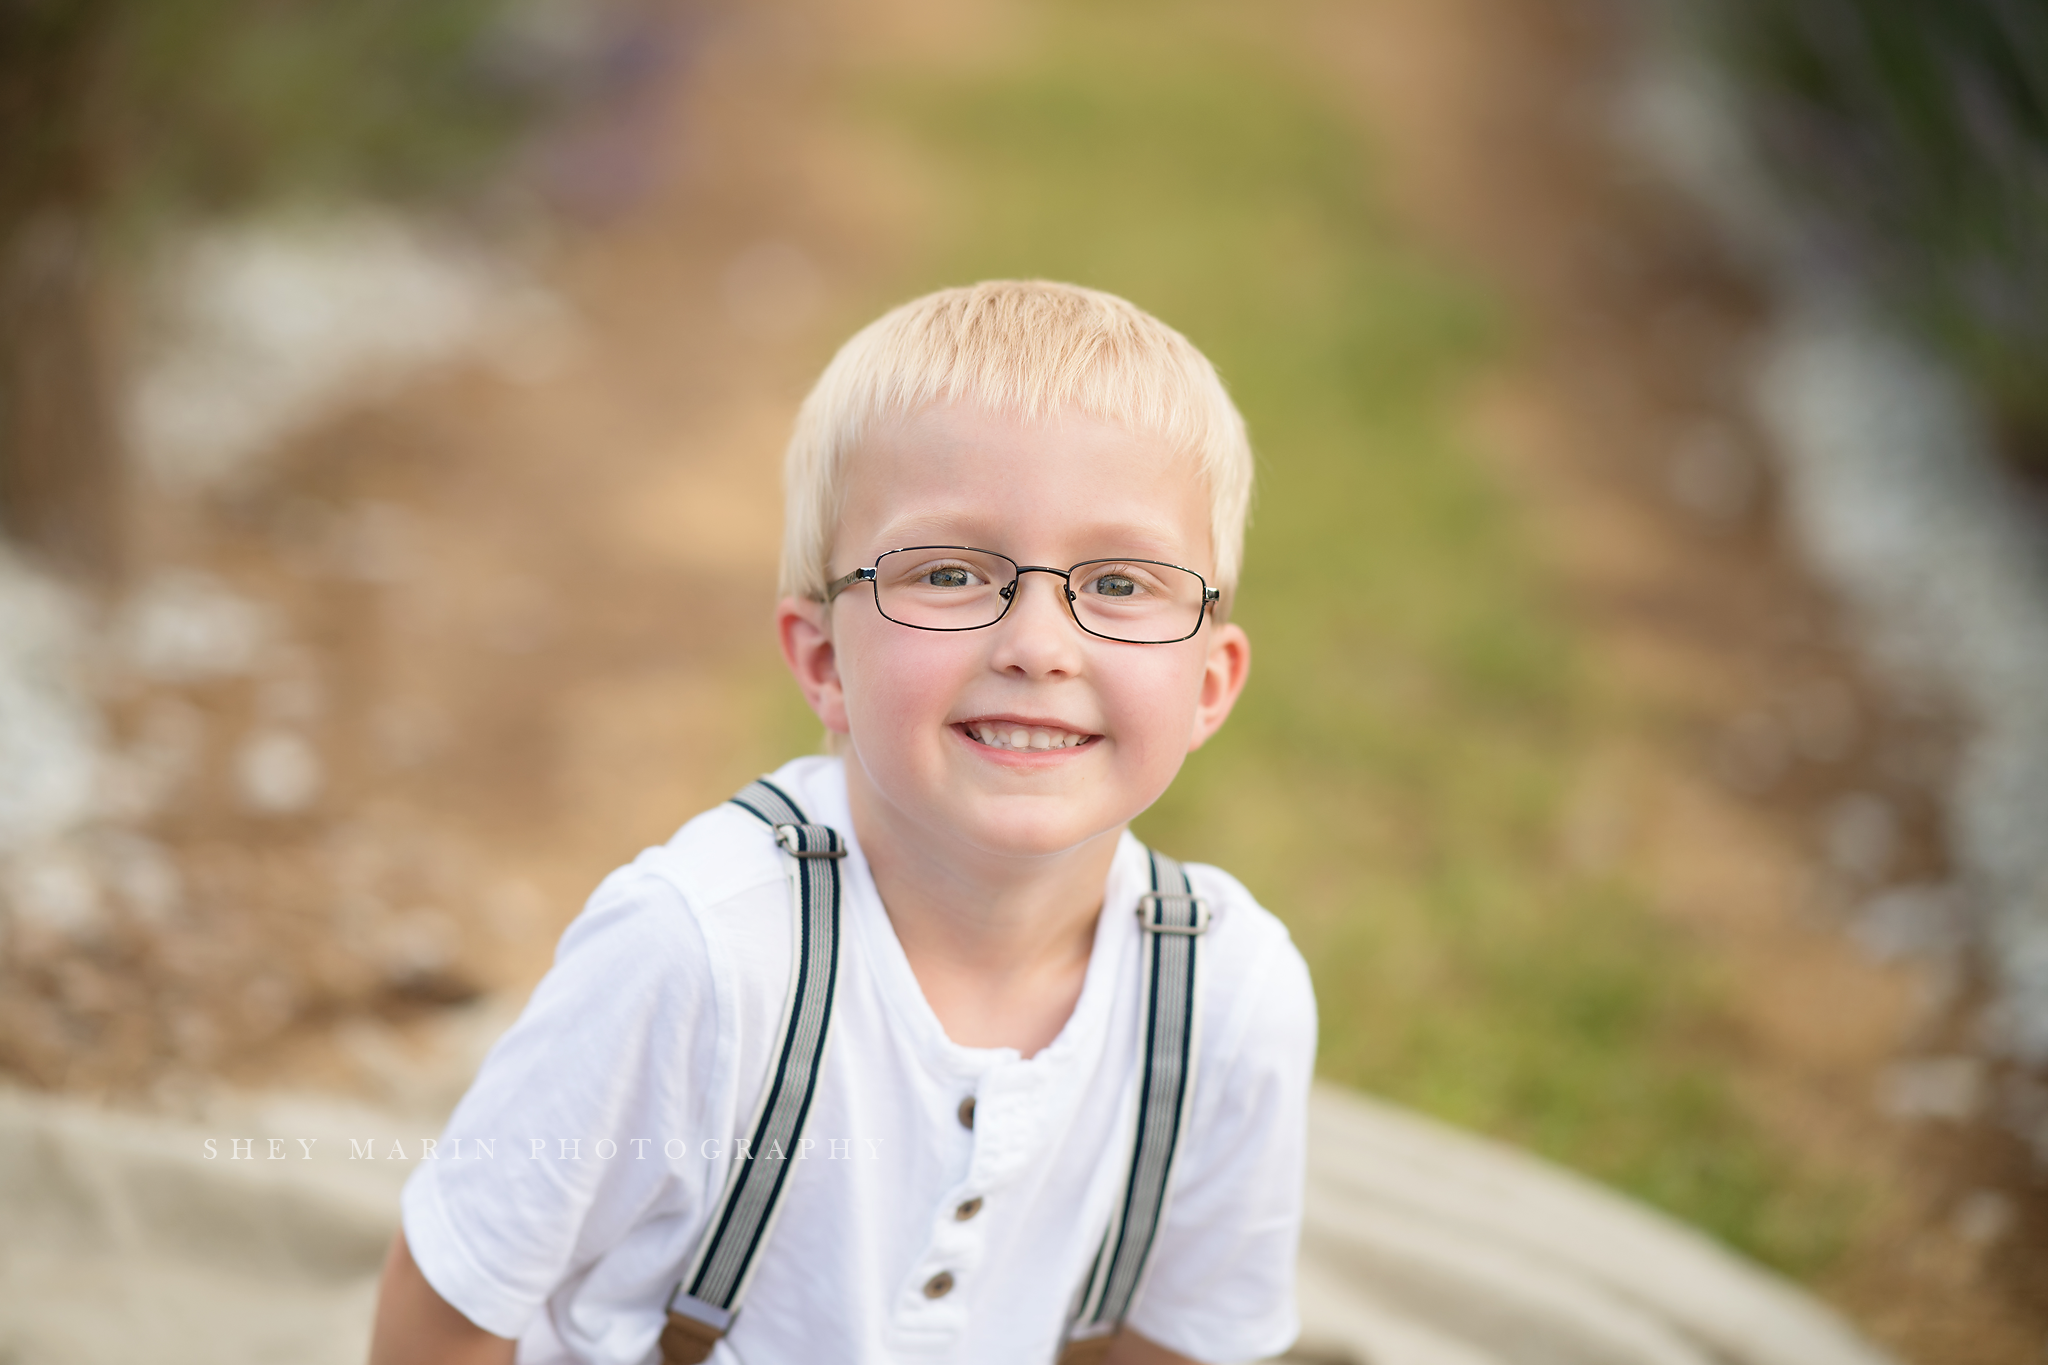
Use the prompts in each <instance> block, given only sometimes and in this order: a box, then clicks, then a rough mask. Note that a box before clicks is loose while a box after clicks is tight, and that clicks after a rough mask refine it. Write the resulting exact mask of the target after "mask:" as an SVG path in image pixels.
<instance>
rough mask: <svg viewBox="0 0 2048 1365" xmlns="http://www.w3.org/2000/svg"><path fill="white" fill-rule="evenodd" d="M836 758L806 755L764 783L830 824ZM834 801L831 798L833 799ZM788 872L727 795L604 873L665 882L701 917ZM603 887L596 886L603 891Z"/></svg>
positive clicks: (761, 828)
mask: <svg viewBox="0 0 2048 1365" xmlns="http://www.w3.org/2000/svg"><path fill="white" fill-rule="evenodd" d="M837 763H838V761H837V760H836V759H831V758H824V757H808V758H799V759H795V760H792V761H791V762H789V763H785V764H784V765H783V766H782V767H780V768H778V769H777V770H776V771H775V772H773V773H771V774H769V775H768V778H767V780H769V781H772V782H774V783H775V784H776V785H777V786H778V787H779V788H781V789H782V790H783V791H784V792H785V793H786V794H787V795H788V796H789V797H790V798H791V799H792V800H793V801H794V802H795V803H796V805H797V806H798V808H799V809H801V810H802V811H803V812H804V813H805V814H806V815H807V816H808V817H809V818H810V819H811V820H812V821H814V822H816V823H820V824H829V823H831V822H832V816H833V815H834V814H835V813H836V810H834V809H832V808H833V807H835V806H836V805H843V804H844V796H843V795H841V794H839V793H837V792H834V791H833V790H832V787H833V785H834V782H835V779H837V780H838V781H839V782H841V783H843V780H844V779H843V778H841V777H840V776H839V773H838V771H837ZM835 798H836V800H835ZM787 877H788V870H787V868H786V866H785V864H784V862H783V858H782V853H781V850H780V848H779V847H778V846H777V844H776V842H775V837H774V834H773V833H772V832H771V831H770V829H769V828H768V826H767V825H766V824H764V823H763V822H762V820H761V818H760V817H759V816H757V815H755V814H754V813H753V812H752V811H749V810H747V809H745V808H744V807H742V806H739V805H737V804H735V803H734V802H733V801H731V800H725V801H721V802H719V803H718V804H717V805H715V806H713V807H711V808H710V809H709V810H706V811H703V812H702V813H700V814H699V815H697V816H695V817H693V818H692V819H691V820H690V821H688V822H687V823H686V824H684V825H683V827H682V828H681V829H678V830H677V831H676V832H675V833H674V834H673V835H671V836H670V837H669V839H668V840H667V842H665V843H660V844H656V845H654V846H653V847H651V848H648V849H644V850H642V852H641V853H640V856H639V857H637V858H635V859H634V860H633V861H632V862H630V863H627V864H626V865H625V866H624V867H621V868H619V869H618V870H617V871H616V872H613V873H612V874H611V876H610V877H608V878H606V882H607V883H615V884H618V885H619V886H621V887H630V886H634V885H641V886H644V885H645V884H646V883H647V882H649V881H655V882H661V883H665V884H666V885H668V886H669V887H671V888H672V889H673V890H674V891H676V892H677V893H678V894H680V895H681V897H682V898H683V900H684V901H685V902H686V903H687V904H688V905H689V907H690V908H691V909H692V910H693V911H696V912H697V913H699V914H704V913H707V912H715V911H716V910H717V909H718V908H719V907H722V906H724V905H727V904H729V903H730V902H732V901H734V900H736V899H750V898H749V897H748V895H747V893H749V892H751V891H753V890H755V889H757V888H759V887H762V886H764V885H770V884H773V885H781V884H783V883H784V882H785V881H786V880H787ZM602 889H603V888H600V890H602Z"/></svg>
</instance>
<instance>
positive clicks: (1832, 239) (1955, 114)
mask: <svg viewBox="0 0 2048 1365" xmlns="http://www.w3.org/2000/svg"><path fill="white" fill-rule="evenodd" d="M1723 18H1724V21H1725V22H1724V25H1723V33H1722V35H1721V37H1722V43H1723V47H1724V50H1725V52H1726V53H1727V55H1728V58H1729V60H1730V62H1731V65H1732V68H1733V70H1734V71H1735V72H1736V73H1737V74H1738V75H1739V76H1740V77H1741V78H1742V80H1743V81H1744V83H1745V85H1746V87H1747V90H1748V92H1749V97H1750V102H1751V104H1752V106H1753V113H1754V122H1755V125H1756V128H1757V130H1758V132H1759V134H1760V136H1761V138H1762V141H1763V145H1764V148H1765V151H1766V153H1767V155H1768V156H1769V158H1770V159H1771V161H1772V162H1773V163H1775V165H1776V168H1777V169H1778V171H1779V172H1780V173H1781V179H1782V180H1783V182H1784V184H1785V185H1786V187H1787V189H1788V190H1789V191H1791V192H1792V193H1793V194H1794V196H1795V197H1796V199H1797V201H1798V202H1799V203H1800V204H1801V205H1802V206H1803V207H1804V209H1805V210H1806V212H1807V213H1808V215H1809V216H1810V218H1811V219H1812V221H1813V223H1814V224H1815V225H1816V227H1817V228H1818V229H1819V233H1818V235H1819V238H1820V242H1821V245H1822V247H1823V249H1824V250H1826V251H1827V252H1828V253H1829V254H1830V255H1832V256H1833V257H1834V258H1836V259H1837V260H1839V261H1841V262H1844V263H1846V264H1848V265H1849V266H1850V267H1851V268H1852V269H1854V270H1856V271H1858V272H1859V273H1860V274H1861V275H1863V276H1864V277H1865V279H1866V280H1867V281H1868V282H1870V283H1872V284H1874V285H1875V286H1876V287H1877V288H1878V289H1879V290H1880V291H1881V292H1882V293H1883V294H1884V295H1885V296H1886V297H1887V298H1889V299H1890V300H1891V301H1892V302H1893V303H1894V304H1895V305H1897V307H1898V308H1899V309H1900V311H1901V312H1902V314H1903V315H1904V316H1906V317H1907V318H1909V319H1910V320H1911V321H1912V322H1914V323H1915V324H1917V325H1918V327H1919V328H1920V329H1921V330H1922V331H1923V333H1924V334H1926V335H1927V336H1929V337H1930V338H1932V339H1933V340H1934V341H1935V342H1936V343H1937V344H1938V345H1939V346H1941V347H1942V348H1943V349H1945V350H1946V351H1947V352H1948V354H1949V355H1950V356H1951V357H1952V358H1953V359H1954V360H1955V361H1956V362H1957V363H1959V364H1960V365H1961V366H1962V368H1963V369H1964V371H1965V373H1967V374H1968V375H1970V376H1971V377H1972V378H1974V379H1975V380H1976V381H1977V383H1978V384H1979V386H1980V388H1981V389H1982V390H1983V391H1984V392H1985V393H1986V395H1987V396H1988V397H1989V398H1990V399H1991V400H1992V401H1993V403H1994V404H1996V405H1997V406H1998V407H1999V408H2000V409H2001V410H2002V412H2003V414H2004V415H2005V416H2006V417H2007V418H2008V419H2009V420H2010V421H2011V422H2013V423H2014V424H2016V425H2017V426H2019V427H2021V428H2023V429H2024V432H2025V434H2026V435H2027V436H2028V437H2029V438H2030V439H2031V441H2032V442H2034V443H2037V444H2036V446H2035V448H2034V451H2033V453H2034V455H2035V456H2036V457H2037V458H2043V459H2048V384H2044V383H2043V382H2042V379H2041V376H2042V375H2043V374H2048V8H2044V7H2043V6H2041V5H2040V4H2039V3H2037V2H2036V0H1729V3H1728V4H1727V6H1726V13H1725V15H1724V16H1723Z"/></svg>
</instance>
